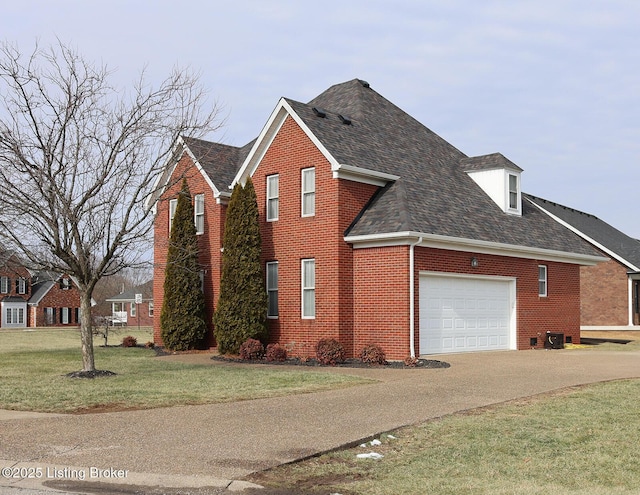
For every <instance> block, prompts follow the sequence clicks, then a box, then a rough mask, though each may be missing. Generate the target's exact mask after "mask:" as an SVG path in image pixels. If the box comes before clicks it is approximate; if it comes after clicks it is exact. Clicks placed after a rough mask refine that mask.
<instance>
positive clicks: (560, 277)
mask: <svg viewBox="0 0 640 495" xmlns="http://www.w3.org/2000/svg"><path fill="white" fill-rule="evenodd" d="M472 256H474V257H475V258H477V259H478V262H479V266H478V267H477V268H471V257H472ZM415 264H416V270H417V271H420V270H424V271H435V272H448V273H468V274H470V275H490V276H502V277H515V278H516V279H517V280H516V312H517V322H516V327H517V342H516V346H517V348H518V349H529V348H530V347H531V346H530V339H531V338H537V340H538V345H537V346H538V347H542V346H543V343H544V335H545V334H546V332H547V331H551V332H562V333H564V334H565V338H566V337H571V340H572V342H573V343H579V342H580V271H579V266H578V265H571V264H566V263H556V262H549V261H542V260H530V259H521V258H509V257H503V256H493V255H484V254H473V253H465V252H457V251H446V250H439V249H426V248H416V261H415ZM538 265H546V266H547V288H548V295H547V297H540V296H539V295H538ZM418 279H419V277H418V275H416V292H415V293H416V301H415V304H416V308H418V299H417V298H418V285H417V284H418V283H419V281H418ZM417 318H418V315H416V328H418V319H417ZM416 345H417V342H416Z"/></svg>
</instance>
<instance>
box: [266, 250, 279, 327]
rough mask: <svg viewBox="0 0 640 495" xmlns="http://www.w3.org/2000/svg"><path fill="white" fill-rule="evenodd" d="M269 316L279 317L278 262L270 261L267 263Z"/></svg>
mask: <svg viewBox="0 0 640 495" xmlns="http://www.w3.org/2000/svg"><path fill="white" fill-rule="evenodd" d="M266 272H267V297H268V302H269V304H268V306H267V317H268V318H277V317H278V262H277V261H270V262H268V263H267V269H266Z"/></svg>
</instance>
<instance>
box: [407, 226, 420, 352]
mask: <svg viewBox="0 0 640 495" xmlns="http://www.w3.org/2000/svg"><path fill="white" fill-rule="evenodd" d="M421 242H422V237H419V238H418V240H417V241H415V242H413V243H411V244H409V351H410V355H411V357H412V358H415V357H416V343H415V336H416V319H415V314H416V302H415V292H416V287H415V281H416V275H415V270H414V269H415V247H416V246H417V245H418V244H420V243H421Z"/></svg>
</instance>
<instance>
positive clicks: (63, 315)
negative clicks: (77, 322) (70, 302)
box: [60, 308, 71, 325]
mask: <svg viewBox="0 0 640 495" xmlns="http://www.w3.org/2000/svg"><path fill="white" fill-rule="evenodd" d="M60 323H62V324H63V325H68V324H69V323H71V308H60Z"/></svg>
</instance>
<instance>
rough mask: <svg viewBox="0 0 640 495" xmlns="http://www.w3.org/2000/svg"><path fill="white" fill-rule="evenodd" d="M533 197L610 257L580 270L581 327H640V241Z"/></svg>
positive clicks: (567, 209)
mask: <svg viewBox="0 0 640 495" xmlns="http://www.w3.org/2000/svg"><path fill="white" fill-rule="evenodd" d="M530 200H531V201H532V202H533V203H534V204H535V205H536V206H538V207H539V208H540V209H541V210H542V211H544V212H545V213H547V214H548V215H550V216H551V217H552V218H554V219H556V220H557V221H558V222H561V223H562V224H563V225H565V226H566V227H567V228H569V229H571V230H572V231H573V232H575V233H576V234H578V235H579V236H580V237H582V238H583V239H584V240H586V241H587V242H589V243H590V244H591V245H592V246H594V247H595V248H596V249H598V251H600V252H601V253H602V255H603V256H606V257H607V258H609V260H608V261H606V262H603V263H599V264H597V265H595V266H584V267H582V268H581V269H580V293H581V297H580V299H581V307H580V313H581V325H582V329H583V330H596V331H597V330H640V241H638V240H637V239H633V238H631V237H629V236H628V235H626V234H624V233H623V232H620V231H619V230H618V229H616V228H614V227H612V226H611V225H609V224H607V223H606V222H604V221H602V220H600V219H599V218H598V217H596V216H594V215H591V214H589V213H584V212H582V211H578V210H575V209H573V208H569V207H566V206H562V205H560V204H558V203H554V202H552V201H547V200H544V199H542V198H537V197H530Z"/></svg>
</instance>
